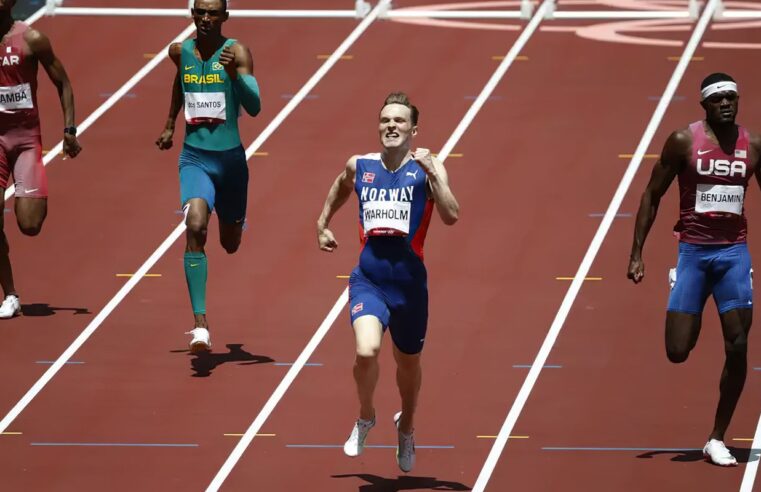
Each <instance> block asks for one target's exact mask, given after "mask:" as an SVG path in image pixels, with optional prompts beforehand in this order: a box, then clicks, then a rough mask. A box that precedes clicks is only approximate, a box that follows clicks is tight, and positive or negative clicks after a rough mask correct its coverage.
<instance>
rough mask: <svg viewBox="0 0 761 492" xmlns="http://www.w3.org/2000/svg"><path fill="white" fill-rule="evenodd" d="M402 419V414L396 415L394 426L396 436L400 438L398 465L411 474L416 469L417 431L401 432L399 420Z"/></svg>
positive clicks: (397, 454)
mask: <svg viewBox="0 0 761 492" xmlns="http://www.w3.org/2000/svg"><path fill="white" fill-rule="evenodd" d="M401 418H402V412H397V414H396V415H394V425H396V434H397V436H398V438H399V444H398V445H397V447H396V463H397V464H398V465H399V469H400V470H402V471H403V472H405V473H409V472H411V471H412V469H413V468H414V467H415V431H414V430H413V431H412V432H410V433H409V434H405V433H404V432H402V431H400V430H399V420H400V419H401Z"/></svg>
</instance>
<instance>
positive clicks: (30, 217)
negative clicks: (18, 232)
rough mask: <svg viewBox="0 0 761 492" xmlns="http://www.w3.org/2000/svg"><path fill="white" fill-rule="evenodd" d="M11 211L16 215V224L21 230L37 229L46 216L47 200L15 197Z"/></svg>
mask: <svg viewBox="0 0 761 492" xmlns="http://www.w3.org/2000/svg"><path fill="white" fill-rule="evenodd" d="M17 189H18V188H17ZM13 209H14V212H15V213H16V222H18V224H19V226H20V227H21V228H22V230H23V229H25V228H38V227H40V226H41V225H42V223H43V222H44V220H45V217H47V215H48V199H47V198H30V197H16V198H15V199H14V201H13Z"/></svg>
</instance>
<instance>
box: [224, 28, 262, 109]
mask: <svg viewBox="0 0 761 492" xmlns="http://www.w3.org/2000/svg"><path fill="white" fill-rule="evenodd" d="M219 63H221V64H222V66H223V67H225V72H227V75H228V77H230V80H231V81H232V84H233V90H234V91H235V94H237V95H238V98H239V99H240V103H241V105H242V106H243V109H245V110H246V112H247V113H248V114H250V115H251V116H256V115H257V114H259V111H261V109H262V102H261V99H260V98H259V84H258V83H257V82H256V78H254V75H253V74H254V59H253V57H252V56H251V51H249V49H248V48H246V47H245V46H243V45H242V44H240V43H235V44H233V45H232V46H228V47H226V48H225V49H223V50H222V54H221V55H220V56H219Z"/></svg>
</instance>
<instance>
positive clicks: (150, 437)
mask: <svg viewBox="0 0 761 492" xmlns="http://www.w3.org/2000/svg"><path fill="white" fill-rule="evenodd" d="M240 25H241V26H246V28H247V29H249V31H248V32H249V33H250V34H249V35H248V36H245V34H244V33H240V37H241V38H242V39H246V40H247V39H252V41H251V43H250V44H251V45H252V46H254V47H255V48H256V49H255V57H256V66H257V73H258V74H260V76H261V77H262V90H263V94H264V95H265V100H264V104H265V107H268V106H267V104H268V103H267V101H271V102H270V103H269V104H271V105H272V106H273V107H275V106H277V102H275V101H285V98H287V97H288V94H293V93H294V92H296V90H297V89H298V87H299V86H300V84H301V82H302V81H304V80H305V79H306V77H305V76H298V77H296V76H294V75H290V76H289V77H288V78H287V80H288V81H289V84H287V85H286V84H283V85H282V86H280V87H278V86H277V85H275V84H274V83H272V82H270V83H269V85H268V84H266V83H265V82H264V79H263V78H264V77H270V78H272V77H277V78H278V79H279V80H283V79H280V77H284V76H285V74H284V73H283V71H284V70H287V69H288V67H293V66H295V65H297V64H298V63H301V64H304V65H312V66H314V64H316V63H318V62H319V61H318V60H317V56H318V55H321V54H329V53H330V52H332V50H333V48H334V47H335V46H337V45H338V40H337V39H335V38H334V37H332V36H335V33H340V34H341V36H343V35H345V33H347V32H348V29H347V28H349V27H351V26H353V25H354V22H353V21H349V22H344V23H338V24H332V28H333V29H332V30H331V31H325V32H326V33H331V34H330V35H329V36H328V37H326V38H319V37H314V38H311V39H308V40H307V39H305V36H304V34H303V31H305V30H306V29H307V28H311V27H312V26H316V27H314V29H321V28H322V26H323V25H325V24H324V23H323V22H320V23H314V22H311V23H307V22H290V21H283V24H274V23H272V22H268V23H267V24H265V23H253V24H252V23H249V22H246V23H245V24H240ZM272 25H278V26H281V25H282V26H283V29H284V32H285V31H287V32H290V33H293V32H299V37H298V38H297V39H299V40H301V41H305V42H308V43H307V44H306V45H305V46H304V47H303V48H301V49H298V50H297V49H296V48H289V49H288V51H285V50H284V48H285V47H286V46H289V44H288V41H287V40H286V39H285V38H284V37H282V38H280V39H270V38H268V37H265V35H264V34H263V33H262V32H261V31H262V29H264V26H272ZM329 25H330V24H329ZM248 26H253V27H248ZM337 26H342V27H344V30H343V31H341V30H338V29H337V28H336V27H337ZM325 28H326V29H328V27H327V25H326V27H325ZM252 36H253V38H252ZM366 36H367V38H361V39H360V41H359V42H358V43H357V44H356V46H355V47H353V48H352V49H351V50H350V51H349V54H350V55H351V56H352V58H348V59H346V60H343V61H341V62H340V64H339V66H337V67H336V69H335V71H334V72H331V73H329V74H328V77H327V78H326V80H325V81H324V82H323V83H322V84H319V85H318V86H317V87H316V88H315V90H314V91H313V93H312V94H311V97H310V98H308V99H307V100H306V101H304V102H303V103H302V107H300V108H298V109H297V110H296V112H295V113H294V114H293V115H292V116H291V118H290V119H288V120H286V122H285V124H284V126H283V127H282V128H281V129H280V130H278V131H277V132H276V133H275V135H274V136H273V137H272V139H271V140H270V141H268V142H266V143H265V145H264V146H263V147H262V149H261V151H262V152H267V155H266V156H261V157H254V158H253V160H252V161H251V168H252V179H251V186H250V192H251V194H250V206H249V214H250V215H249V221H248V227H247V229H246V232H245V233H244V243H243V246H242V248H241V250H240V251H239V252H238V253H237V254H236V255H234V256H227V255H225V254H224V253H223V252H222V250H221V248H220V247H219V246H218V244H217V241H216V235H217V232H216V228H213V230H211V231H210V234H209V237H210V243H209V247H208V254H209V258H210V261H209V263H210V272H209V273H210V277H209V279H210V280H209V302H208V307H209V320H210V323H211V328H212V336H213V342H214V344H215V346H214V348H215V350H214V353H213V354H212V356H211V357H192V356H189V355H188V354H187V353H186V352H185V351H184V349H185V348H186V343H187V337H186V336H184V335H183V334H182V332H183V331H186V330H188V329H189V328H190V327H191V325H190V323H191V322H192V321H191V317H190V315H189V313H188V310H189V307H188V301H187V293H186V287H185V281H184V278H183V274H182V267H181V257H182V247H183V244H182V243H181V242H180V243H178V244H175V245H174V247H172V248H171V249H170V250H169V252H168V253H167V255H166V257H165V258H163V259H162V260H161V261H160V262H159V263H158V264H157V265H156V267H155V268H154V271H155V272H156V273H161V274H162V275H163V276H162V277H160V278H146V279H145V280H143V281H142V282H141V284H139V285H138V287H137V288H136V290H135V291H134V292H133V293H132V294H131V295H130V296H128V297H127V298H126V300H125V301H124V303H123V305H122V306H120V307H119V308H118V309H117V310H116V311H115V312H114V313H113V314H112V316H111V317H110V318H109V319H107V320H106V322H105V323H104V324H103V326H102V327H101V328H100V330H99V331H98V332H97V333H96V334H95V335H94V336H93V338H92V339H91V340H90V341H89V342H88V343H87V344H86V345H85V346H84V347H83V349H82V350H81V351H80V352H79V353H77V354H76V357H75V359H76V360H78V361H84V362H85V364H80V365H77V366H72V367H65V368H64V370H63V371H62V372H61V373H60V374H59V375H58V376H56V378H55V379H54V380H53V381H52V383H51V385H50V386H49V387H48V388H46V389H45V390H44V391H43V392H42V393H41V394H40V395H39V397H38V399H36V400H35V401H33V402H32V404H31V405H30V406H29V407H28V409H27V411H26V412H24V413H23V414H22V415H21V416H20V418H19V419H18V421H17V422H16V424H15V427H16V428H19V429H24V431H25V433H24V435H23V436H21V437H22V438H21V439H18V440H14V441H13V442H15V443H16V445H15V446H13V448H12V451H13V457H11V458H9V466H12V467H13V468H12V469H13V470H19V469H20V468H21V467H22V466H23V467H25V468H27V469H34V470H40V471H41V470H43V469H44V470H47V471H49V472H52V473H53V476H56V477H59V478H60V480H61V481H65V482H66V483H72V484H74V485H73V486H76V487H79V488H80V489H81V488H100V487H102V486H104V485H105V484H107V483H108V484H110V485H109V486H110V488H113V487H114V486H116V488H117V489H118V488H120V487H123V488H124V489H125V490H126V489H128V488H129V489H139V488H155V487H164V488H168V487H171V488H181V487H191V488H198V487H199V486H204V485H205V484H206V483H208V481H210V480H211V478H212V477H213V476H214V474H215V473H216V471H217V469H218V468H219V467H220V466H221V464H222V462H223V461H224V460H225V458H226V456H227V454H228V453H229V452H230V450H231V449H232V447H233V445H234V443H235V438H234V437H228V436H224V434H225V433H236V432H241V431H242V430H243V429H244V428H245V427H246V426H247V425H248V423H249V422H250V420H251V418H252V417H253V416H254V415H255V414H256V413H258V412H259V410H260V409H261V407H262V405H263V403H264V402H265V401H266V400H267V398H268V397H269V395H270V393H271V392H272V390H273V389H274V388H275V386H276V385H277V384H278V382H279V381H280V379H281V378H282V377H283V375H284V374H285V372H286V371H287V369H288V368H287V367H284V366H280V365H275V364H274V363H268V362H270V361H273V360H274V361H276V362H278V363H288V362H292V361H293V360H295V358H296V357H297V355H298V354H299V352H300V351H301V349H302V347H303V346H304V344H305V343H306V342H307V340H308V339H309V338H310V337H311V335H312V333H313V331H314V329H315V327H316V326H317V325H318V324H319V323H320V321H321V319H322V317H323V316H324V314H325V311H326V309H328V308H329V307H330V306H331V305H332V304H333V302H334V301H335V298H336V297H337V296H338V294H339V293H340V292H341V290H343V288H344V286H345V280H340V279H336V275H338V274H344V273H347V272H348V270H349V268H351V266H352V264H353V263H354V261H355V259H356V252H357V248H356V244H357V243H356V241H357V236H356V225H355V221H354V214H355V212H354V210H353V207H347V210H345V211H344V212H343V214H342V218H341V220H337V221H336V233H337V234H338V235H339V240H340V241H342V248H341V252H340V253H337V254H336V255H332V256H331V255H325V254H321V253H320V252H319V251H317V249H316V246H315V238H314V223H315V220H316V217H317V215H318V213H319V210H320V207H321V205H322V202H323V200H324V197H325V193H326V192H327V189H328V187H329V186H330V183H331V181H332V179H333V178H334V177H335V176H336V174H337V173H338V172H339V171H340V170H341V168H342V166H343V163H344V162H345V161H346V159H347V158H348V156H349V155H350V154H351V153H352V152H362V151H368V150H373V149H375V148H377V135H376V133H375V127H376V118H377V112H378V109H379V106H380V103H381V101H382V100H383V98H384V97H385V96H386V94H387V93H388V92H389V91H391V90H395V89H400V88H403V89H405V90H408V91H409V92H410V93H411V94H412V96H413V97H414V98H415V99H416V100H417V101H416V102H417V103H418V104H420V106H421V107H422V108H423V122H424V123H422V125H423V126H422V127H421V128H422V131H423V132H424V133H423V135H425V137H421V140H420V143H421V144H423V143H426V144H427V143H428V142H430V145H431V146H432V147H436V146H438V145H440V144H439V143H440V142H443V140H444V139H445V138H446V136H447V135H448V133H449V131H451V128H453V127H454V126H455V125H456V123H457V121H458V120H459V118H460V115H462V114H463V113H464V112H465V110H466V108H467V107H468V106H469V104H470V103H471V101H470V100H469V99H468V97H469V96H473V95H475V94H476V93H477V92H478V91H479V90H480V88H481V86H482V84H483V81H484V80H486V79H487V78H488V77H489V75H490V74H491V71H492V70H493V69H494V66H495V62H494V61H493V60H492V59H491V55H493V54H496V53H500V52H503V51H505V49H506V47H507V46H509V45H510V44H511V43H512V38H514V35H513V34H510V35H509V38H510V39H508V40H507V42H506V40H505V37H506V36H505V34H504V33H491V32H482V33H479V32H473V33H467V37H468V40H469V43H468V45H469V46H466V45H465V44H462V45H460V46H454V47H452V49H449V50H442V49H439V46H441V45H442V43H447V42H448V41H449V40H451V39H452V38H451V36H452V33H450V32H447V31H440V30H435V29H414V28H410V27H408V26H401V25H397V24H391V23H388V24H387V23H383V24H379V25H378V26H373V27H372V28H371V30H370V31H369V33H368V34H367V35H366ZM389 39H391V40H393V42H392V43H391V48H390V47H389V41H388V40H389ZM264 42H266V43H267V44H266V45H265V46H262V44H261V43H264ZM295 42H296V41H292V40H291V41H290V43H291V44H290V46H293V44H294V43H295ZM415 44H420V47H418V48H415V49H412V48H411V47H412V46H413V45H415ZM473 45H475V46H481V47H482V48H481V49H480V50H479V52H480V53H481V56H480V57H479V58H474V57H473V54H472V53H473V52H472V46H473ZM444 46H446V47H450V46H451V45H449V44H444ZM278 48H279V49H278ZM291 50H292V51H291ZM297 56H299V57H300V58H296V57H297ZM380 63H385V66H384V67H383V68H382V69H381V65H380ZM463 70H467V71H468V72H469V76H468V77H463V76H462V74H463ZM166 72H167V73H165V74H163V75H162V73H161V72H159V73H157V77H156V79H157V80H158V79H159V78H160V77H159V76H161V77H164V79H162V87H164V84H165V83H166V81H167V80H169V79H168V76H169V74H168V70H167V71H166ZM151 80H153V78H152V79H151ZM157 92H159V91H158V89H157ZM160 94H161V95H162V100H163V96H164V94H165V91H160ZM133 111H135V109H134V108H133ZM156 113H157V115H158V116H156V118H158V119H157V121H161V119H160V115H161V113H162V111H161V110H159V109H157V110H156ZM136 114H138V113H134V112H132V113H129V112H125V114H124V116H123V117H124V118H127V119H130V120H132V119H133V118H135V115H136ZM242 121H246V120H242ZM252 129H253V128H252ZM139 131H142V129H140V130H139ZM243 133H244V135H249V136H253V135H254V134H255V131H244V132H243ZM248 140H249V141H250V140H252V138H251V137H248ZM109 144H111V145H113V142H109ZM152 160H153V162H152V163H151V165H153V166H157V165H160V161H159V159H158V158H153V159H152ZM162 160H166V161H167V162H171V161H170V157H169V156H162ZM138 162H139V161H138ZM168 165H169V166H173V163H172V164H168ZM162 183H164V186H171V188H169V189H170V190H171V191H165V192H164V193H165V194H169V193H172V194H173V193H175V191H174V188H175V187H176V184H174V183H172V184H171V185H167V184H166V183H167V181H162ZM140 196H141V197H143V199H144V200H149V199H151V195H150V193H146V192H142V191H141V192H140ZM114 199H115V200H116V201H117V202H118V197H114ZM160 205H161V204H155V205H153V207H155V210H156V212H155V213H156V214H158V213H159V212H160V211H161V210H162V208H161V207H160ZM163 210H165V212H162V213H167V214H168V217H167V218H166V219H165V220H163V219H162V220H161V224H162V226H165V227H166V226H167V225H168V223H169V222H170V221H171V222H175V221H177V218H176V216H174V215H172V210H171V209H167V208H163ZM156 220H157V221H158V219H156ZM214 223H215V224H216V222H214ZM166 232H167V233H168V231H166ZM149 236H150V237H153V238H155V239H154V243H155V245H156V246H157V245H158V243H159V242H160V240H162V239H163V237H160V238H159V237H156V234H153V232H152V231H151V230H150V229H149V230H148V231H147V232H141V233H140V237H141V239H142V238H144V237H149ZM141 254H142V256H143V257H147V255H148V252H146V251H145V250H144V249H143V250H142V251H141ZM136 264H137V263H136V262H134V261H133V262H131V263H129V265H130V266H134V265H136ZM342 328H345V326H343V327H342ZM337 331H338V333H341V334H343V335H345V334H346V331H345V330H337ZM341 340H345V339H344V338H343V337H342V338H341ZM342 354H343V357H344V359H343V360H347V359H345V357H346V355H347V354H350V349H349V351H342ZM328 362H331V364H332V363H334V362H333V361H328ZM310 369H312V368H310ZM314 369H317V370H320V369H321V368H314ZM194 376H195V377H194ZM204 376H205V377H204ZM93 388H97V389H98V390H97V391H93ZM346 389H347V392H351V391H352V390H351V389H349V388H348V387H346ZM324 403H325V401H321V400H318V401H316V402H315V401H310V400H307V401H302V404H303V405H305V406H304V407H303V409H306V408H307V406H314V407H315V408H318V407H319V406H321V405H323V404H324ZM51 408H55V409H56V412H55V415H53V414H52V413H51V412H50V409H51ZM352 414H353V412H351V411H349V409H348V408H347V412H346V413H345V415H344V416H343V418H339V417H341V416H340V415H339V416H334V415H332V414H331V413H329V412H328V413H326V414H325V415H324V418H330V419H331V421H332V422H331V425H336V426H338V427H337V428H336V429H335V434H343V425H342V424H343V423H345V422H346V421H347V419H348V418H350V417H349V416H350V415H352ZM334 419H335V420H334ZM94 442H98V443H114V444H115V443H123V444H126V443H133V444H135V443H144V444H151V443H152V444H190V445H195V444H197V445H198V446H197V447H195V446H189V447H182V448H170V447H153V448H137V449H136V448H128V447H98V448H93V447H44V446H37V445H35V446H33V445H32V443H94ZM272 442H275V441H272ZM85 463H86V464H87V470H88V473H84V468H83V466H84V464H85ZM125 463H129V464H130V467H137V468H139V469H140V470H141V472H140V473H139V474H130V475H129V476H124V475H123V471H122V470H124V469H125V467H124V464H125ZM261 464H262V465H264V463H261ZM258 466H260V465H258ZM265 466H269V467H272V468H273V469H274V468H276V467H277V466H281V465H279V464H276V463H274V462H272V463H270V464H269V465H265ZM305 466H306V465H305ZM243 469H244V468H243V467H242V468H241V470H243ZM93 470H94V471H95V472H93ZM115 475H118V476H124V480H123V481H120V482H119V483H118V484H116V485H114V484H113V477H114V476H115ZM48 476H50V475H48ZM35 477H40V478H38V479H36V478H35ZM275 478H276V477H275V476H274V475H267V476H264V477H262V482H261V487H262V489H266V488H267V484H272V483H273V482H272V480H273V479H275ZM12 479H13V480H18V482H15V483H17V484H18V485H17V486H18V487H21V486H25V487H31V488H33V487H34V486H35V485H38V484H40V483H41V482H37V481H35V480H44V478H42V474H39V473H29V474H21V473H20V472H17V473H15V474H13V478H12ZM281 479H283V480H288V479H289V478H288V477H281ZM318 479H321V477H318ZM276 488H277V489H280V490H283V489H288V484H283V485H281V486H279V487H276Z"/></svg>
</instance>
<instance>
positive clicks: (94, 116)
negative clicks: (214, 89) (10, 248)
mask: <svg viewBox="0 0 761 492" xmlns="http://www.w3.org/2000/svg"><path fill="white" fill-rule="evenodd" d="M193 30H195V25H194V24H190V25H189V26H188V27H186V28H185V30H184V31H182V32H181V33H180V34H179V35H178V36H177V37H176V38H174V39H173V40H171V41H170V42H169V44H167V45H166V46H165V47H164V48H163V49H162V50H161V51H160V52H159V54H158V55H157V56H154V57H153V58H151V60H150V61H149V62H148V63H146V64H145V65H144V66H143V68H141V69H140V70H138V71H137V73H136V74H135V75H133V76H132V78H130V79H129V80H128V81H127V82H125V83H124V85H122V86H121V87H120V88H119V90H117V91H116V92H114V93H113V94H112V95H111V97H109V98H108V99H106V101H105V102H104V103H103V104H101V105H100V106H99V107H98V109H96V110H95V111H93V112H92V113H91V114H90V116H88V117H87V118H86V119H85V120H84V121H83V122H82V123H80V124H79V125H78V126H77V134H78V135H82V134H83V133H84V132H85V131H86V130H87V129H88V128H90V127H91V126H92V124H93V123H95V122H96V121H97V120H98V118H100V117H101V116H103V114H104V113H105V112H106V111H108V110H109V109H111V107H112V106H113V105H114V104H116V103H117V102H119V100H120V99H121V98H122V97H124V95H125V94H126V93H128V92H129V91H130V90H131V89H132V88H133V87H135V86H136V85H137V84H138V82H140V81H141V80H143V79H144V78H145V76H146V75H148V74H149V73H151V71H153V69H154V68H156V67H157V66H158V65H159V63H161V62H162V61H164V60H165V59H167V58H168V55H167V52H168V50H169V45H171V44H172V43H179V42H180V41H182V40H184V39H185V38H187V37H188V36H190V34H191V33H192V32H193ZM62 150H63V140H61V141H60V142H58V144H56V146H55V147H53V148H52V149H51V150H50V152H48V153H47V154H46V155H45V157H43V159H42V164H43V165H45V166H47V165H48V164H50V162H51V161H52V160H53V159H55V158H56V157H57V156H58V154H60V153H61V151H62ZM15 190H16V185H15V184H12V185H10V186H9V187H8V189H6V190H5V199H6V200H8V199H9V198H10V197H11V196H13V193H14V191H15Z"/></svg>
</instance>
